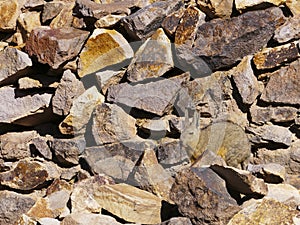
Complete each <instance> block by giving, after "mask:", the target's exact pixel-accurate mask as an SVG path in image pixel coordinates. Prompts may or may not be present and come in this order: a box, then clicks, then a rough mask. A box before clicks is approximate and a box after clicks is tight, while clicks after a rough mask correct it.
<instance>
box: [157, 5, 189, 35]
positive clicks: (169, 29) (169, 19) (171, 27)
mask: <svg viewBox="0 0 300 225" xmlns="http://www.w3.org/2000/svg"><path fill="white" fill-rule="evenodd" d="M184 11H185V8H184V7H181V8H179V9H178V10H177V11H175V12H173V13H171V14H170V15H167V16H166V18H165V19H164V20H163V22H162V24H161V26H162V28H163V29H164V31H165V32H166V33H167V34H168V35H169V36H173V35H174V34H175V31H176V29H177V27H178V25H179V22H180V19H181V17H182V16H183V14H184Z"/></svg>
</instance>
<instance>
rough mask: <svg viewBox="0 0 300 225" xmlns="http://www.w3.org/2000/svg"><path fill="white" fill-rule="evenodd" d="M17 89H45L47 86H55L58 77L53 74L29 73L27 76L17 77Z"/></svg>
mask: <svg viewBox="0 0 300 225" xmlns="http://www.w3.org/2000/svg"><path fill="white" fill-rule="evenodd" d="M18 85H19V87H18V89H20V90H28V89H41V90H47V89H48V88H49V89H50V88H55V89H56V88H57V86H58V78H57V77H53V76H47V75H41V74H30V75H29V76H28V77H22V78H20V79H18Z"/></svg>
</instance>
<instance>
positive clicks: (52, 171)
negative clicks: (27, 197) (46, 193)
mask: <svg viewBox="0 0 300 225" xmlns="http://www.w3.org/2000/svg"><path fill="white" fill-rule="evenodd" d="M56 176H59V175H58V169H57V167H56V166H55V164H52V163H48V164H45V163H41V162H38V161H33V160H30V159H28V158H27V159H23V160H20V161H18V163H17V164H16V165H15V166H14V168H13V169H12V170H10V171H7V172H3V173H0V184H1V185H5V186H7V187H10V188H14V189H17V190H23V191H28V190H32V189H34V188H36V187H38V186H40V185H43V184H44V183H45V182H46V181H49V180H52V179H53V178H54V177H56Z"/></svg>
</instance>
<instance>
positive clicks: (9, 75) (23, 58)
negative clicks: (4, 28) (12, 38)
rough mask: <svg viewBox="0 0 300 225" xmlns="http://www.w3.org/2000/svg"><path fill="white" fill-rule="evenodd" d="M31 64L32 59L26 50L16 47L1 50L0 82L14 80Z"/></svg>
mask: <svg viewBox="0 0 300 225" xmlns="http://www.w3.org/2000/svg"><path fill="white" fill-rule="evenodd" d="M31 66H32V62H31V59H30V58H29V56H28V55H27V54H26V53H25V52H22V51H20V50H18V49H16V48H11V47H7V48H5V49H4V50H3V51H1V52H0V84H2V83H8V82H14V81H15V80H17V79H18V78H19V77H20V76H22V75H23V74H24V73H25V72H26V69H27V68H29V67H31Z"/></svg>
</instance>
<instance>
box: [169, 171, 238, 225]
mask: <svg viewBox="0 0 300 225" xmlns="http://www.w3.org/2000/svg"><path fill="white" fill-rule="evenodd" d="M171 199H172V200H173V201H174V202H175V203H176V204H177V205H178V208H179V211H180V213H181V214H182V215H184V216H187V217H189V218H190V219H191V221H192V223H193V224H199V225H200V224H227V222H228V221H229V220H230V219H231V217H233V216H234V214H236V213H237V212H238V211H239V210H240V207H239V206H238V205H237V203H236V202H235V200H234V199H233V198H231V196H230V195H229V194H228V192H227V190H226V185H225V181H224V180H222V179H221V178H220V177H219V176H218V175H216V174H215V173H214V172H213V171H212V170H211V169H209V168H191V169H186V170H183V171H182V172H180V173H179V174H178V175H177V176H176V181H175V184H174V185H173V187H172V189H171Z"/></svg>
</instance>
